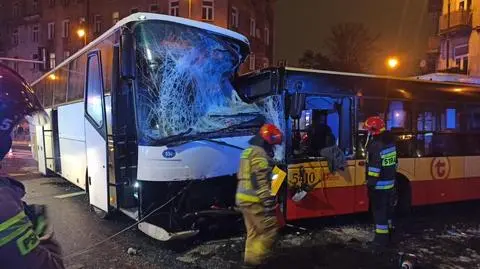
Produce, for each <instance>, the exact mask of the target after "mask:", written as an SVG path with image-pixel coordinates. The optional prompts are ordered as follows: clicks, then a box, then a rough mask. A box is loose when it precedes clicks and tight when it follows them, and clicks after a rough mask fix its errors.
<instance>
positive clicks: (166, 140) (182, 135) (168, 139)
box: [158, 128, 193, 144]
mask: <svg viewBox="0 0 480 269" xmlns="http://www.w3.org/2000/svg"><path fill="white" fill-rule="evenodd" d="M192 131H193V129H192V128H189V129H188V130H186V131H185V132H183V133H179V134H176V135H172V136H169V137H165V138H163V139H160V140H158V143H167V144H168V143H171V142H174V141H175V140H180V139H182V138H186V137H185V136H186V135H188V134H189V133H191V132H192Z"/></svg>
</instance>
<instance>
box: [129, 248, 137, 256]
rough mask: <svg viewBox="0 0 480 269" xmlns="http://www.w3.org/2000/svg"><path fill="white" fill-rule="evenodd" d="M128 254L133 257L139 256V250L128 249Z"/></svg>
mask: <svg viewBox="0 0 480 269" xmlns="http://www.w3.org/2000/svg"><path fill="white" fill-rule="evenodd" d="M127 253H128V255H132V256H134V255H138V250H137V249H134V248H128V250H127Z"/></svg>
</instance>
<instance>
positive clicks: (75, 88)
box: [67, 55, 87, 102]
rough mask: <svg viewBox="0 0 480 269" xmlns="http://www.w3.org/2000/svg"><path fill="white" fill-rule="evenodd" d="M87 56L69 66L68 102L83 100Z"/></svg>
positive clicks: (79, 58)
mask: <svg viewBox="0 0 480 269" xmlns="http://www.w3.org/2000/svg"><path fill="white" fill-rule="evenodd" d="M86 62H87V56H86V55H82V56H80V57H78V58H77V59H75V60H73V61H72V62H70V64H69V70H68V71H69V75H68V93H67V101H68V102H72V101H77V100H81V99H83V94H84V85H85V65H86Z"/></svg>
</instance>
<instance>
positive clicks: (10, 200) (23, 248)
mask: <svg viewBox="0 0 480 269" xmlns="http://www.w3.org/2000/svg"><path fill="white" fill-rule="evenodd" d="M24 195H25V189H24V187H23V185H22V183H20V182H18V181H16V180H13V179H9V178H1V177H0V267H1V268H6V269H7V268H12V269H13V268H15V269H27V268H28V269H37V268H38V269H40V268H42V269H44V268H45V269H59V268H64V266H63V262H62V261H61V257H60V253H57V252H55V251H57V248H58V245H56V243H53V242H52V241H50V240H48V242H46V241H41V240H40V239H39V238H38V236H37V234H36V232H35V231H34V229H35V227H33V224H32V222H31V220H30V218H29V217H28V214H26V212H25V208H24V203H23V202H22V198H23V196H24Z"/></svg>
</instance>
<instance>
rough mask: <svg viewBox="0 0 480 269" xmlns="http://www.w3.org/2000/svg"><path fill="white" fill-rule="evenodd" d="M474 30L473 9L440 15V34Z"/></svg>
mask: <svg viewBox="0 0 480 269" xmlns="http://www.w3.org/2000/svg"><path fill="white" fill-rule="evenodd" d="M470 31H472V11H471V10H460V11H455V12H451V13H450V16H449V15H448V14H444V15H442V16H441V17H440V34H446V33H454V32H470Z"/></svg>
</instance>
